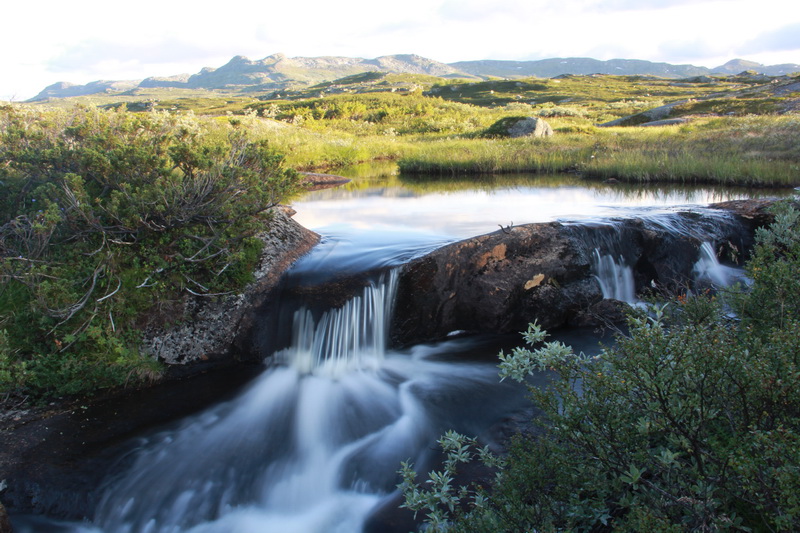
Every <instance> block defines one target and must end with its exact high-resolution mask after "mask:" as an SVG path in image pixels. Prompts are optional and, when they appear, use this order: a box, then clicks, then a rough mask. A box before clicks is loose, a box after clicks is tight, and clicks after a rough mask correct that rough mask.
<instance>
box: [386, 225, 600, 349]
mask: <svg viewBox="0 0 800 533" xmlns="http://www.w3.org/2000/svg"><path fill="white" fill-rule="evenodd" d="M590 270H591V266H590V256H589V255H588V253H587V250H586V248H585V246H582V245H581V244H580V243H579V242H578V240H577V239H575V238H574V237H573V236H572V235H571V234H570V232H568V231H566V230H565V228H564V227H563V226H562V225H561V224H558V223H551V224H531V225H526V226H517V227H513V228H511V229H510V230H501V231H497V232H494V233H490V234H488V235H482V236H480V237H475V238H473V239H468V240H465V241H461V242H457V243H454V244H451V245H449V246H446V247H444V248H441V249H439V250H436V251H434V252H432V253H431V254H428V255H427V256H425V257H423V258H421V259H418V260H415V261H412V262H411V263H409V264H408V265H407V266H406V267H405V269H404V270H403V272H402V273H401V276H400V284H399V287H398V296H397V303H396V305H395V320H394V325H393V328H392V331H393V338H394V340H395V341H396V342H398V343H400V344H407V343H411V342H416V341H419V340H422V339H434V338H441V337H444V336H445V335H447V334H448V333H449V332H451V331H455V330H466V331H494V332H510V331H521V330H523V329H525V327H526V326H527V324H528V323H529V322H532V321H534V320H538V321H539V323H540V324H541V325H542V326H543V327H545V328H549V327H554V326H557V325H560V324H563V323H564V321H565V320H566V317H567V316H570V315H572V314H574V313H576V312H577V310H578V309H579V308H581V307H587V306H588V305H590V304H591V303H594V302H595V301H597V300H599V299H600V298H601V293H600V289H599V286H598V285H597V283H596V282H594V281H593V280H592V279H591V278H590ZM567 295H568V296H567Z"/></svg>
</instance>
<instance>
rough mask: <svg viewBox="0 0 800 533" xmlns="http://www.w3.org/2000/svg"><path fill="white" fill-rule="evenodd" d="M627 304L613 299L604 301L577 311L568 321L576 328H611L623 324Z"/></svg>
mask: <svg viewBox="0 0 800 533" xmlns="http://www.w3.org/2000/svg"><path fill="white" fill-rule="evenodd" d="M627 308H628V304H626V303H625V302H620V301H619V300H614V299H610V298H609V299H604V300H600V301H599V302H597V303H595V304H592V305H591V306H589V307H588V308H586V309H582V310H581V311H579V312H578V313H577V314H576V315H575V316H574V317H572V318H571V319H570V320H569V325H570V326H571V327H576V328H595V327H611V326H615V325H617V324H622V323H623V322H625V311H626V310H627Z"/></svg>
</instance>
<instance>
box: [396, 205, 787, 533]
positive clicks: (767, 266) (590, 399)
mask: <svg viewBox="0 0 800 533" xmlns="http://www.w3.org/2000/svg"><path fill="white" fill-rule="evenodd" d="M799 219H800V217H798V212H797V211H796V210H794V209H793V208H789V207H782V208H781V209H780V210H779V211H778V212H777V215H776V222H775V223H774V224H773V225H772V226H771V227H770V228H769V229H768V230H762V231H759V233H758V243H757V247H756V250H755V252H754V255H753V257H752V259H751V260H750V262H749V266H748V271H749V273H750V275H751V276H752V280H753V285H752V287H751V288H750V289H748V290H744V289H739V290H733V291H731V292H730V293H728V294H723V295H716V296H714V295H707V294H706V295H696V296H691V295H689V296H683V297H680V298H677V299H675V300H673V301H670V302H668V303H666V304H662V305H660V306H657V307H654V308H653V309H652V310H651V311H650V312H649V313H645V312H643V311H639V312H635V313H633V314H632V315H631V317H630V319H629V327H630V330H629V333H628V334H626V335H624V336H620V337H619V338H618V342H617V343H616V345H615V346H613V347H611V348H607V349H605V350H604V351H603V352H602V353H601V354H600V355H599V356H596V357H586V356H583V355H580V354H575V353H573V352H572V350H571V349H569V348H568V347H566V346H564V345H562V344H559V343H545V344H544V345H541V343H542V340H543V339H544V336H545V334H544V332H542V331H541V330H540V329H539V328H538V327H536V326H535V325H533V326H532V327H531V328H530V329H529V331H528V332H526V334H525V338H526V342H527V343H528V345H529V346H528V347H522V348H517V349H515V350H514V351H513V352H512V353H511V354H508V355H505V354H501V365H500V368H501V375H502V376H503V377H511V378H513V379H518V380H523V379H524V378H525V377H526V376H527V375H528V374H529V373H531V372H539V371H544V370H550V371H552V372H553V375H554V379H553V380H552V382H551V383H552V385H551V387H550V388H547V389H531V394H532V396H533V399H534V401H535V403H536V404H537V406H538V407H539V408H541V409H542V411H543V412H544V413H545V415H544V417H543V418H542V419H540V420H535V421H532V422H533V424H534V425H535V426H538V428H539V429H538V431H537V432H533V435H538V436H536V437H533V436H528V437H522V436H520V437H517V438H516V439H515V440H514V443H513V445H512V447H511V450H510V453H509V454H508V457H507V458H506V466H505V467H503V468H501V469H500V470H499V473H498V477H497V481H496V482H495V484H494V486H493V487H492V488H491V489H489V490H488V491H477V492H476V494H478V495H479V496H480V497H478V498H473V500H474V501H473V503H472V504H471V505H470V504H469V503H468V502H466V501H465V500H464V498H463V496H466V495H467V494H468V491H466V490H462V492H461V494H460V495H458V496H462V498H460V499H459V501H458V502H456V503H452V502H450V499H451V496H447V497H444V498H443V497H441V495H443V494H444V493H445V492H444V491H442V489H441V486H440V485H438V484H437V483H436V481H433V482H432V488H431V491H432V494H433V495H435V496H437V497H434V498H433V499H432V500H429V501H428V502H427V504H426V505H427V506H422V507H420V506H419V504H418V502H419V501H420V498H419V496H418V495H416V499H415V493H414V491H413V488H414V487H415V486H416V484H415V483H414V480H413V478H412V477H411V476H409V474H408V472H409V471H410V467H408V466H406V467H404V471H403V475H404V479H405V483H404V485H403V488H404V491H405V494H406V502H407V503H406V505H407V506H410V507H412V508H418V509H424V510H430V509H434V508H438V509H439V510H440V511H442V510H443V512H444V514H443V515H436V516H434V519H433V520H432V522H434V525H435V527H436V528H437V529H438V530H452V531H493V532H495V531H648V530H651V531H676V532H677V531H796V530H798V529H800V432H799V430H800V388H798V387H797V384H798V383H800V319H799V318H798V317H800V312H799V311H800V284H798V282H797V280H798V279H800V224H798V220H799ZM451 438H454V437H453V436H451ZM462 502H464V503H463V504H462ZM414 505H416V507H413V506H414Z"/></svg>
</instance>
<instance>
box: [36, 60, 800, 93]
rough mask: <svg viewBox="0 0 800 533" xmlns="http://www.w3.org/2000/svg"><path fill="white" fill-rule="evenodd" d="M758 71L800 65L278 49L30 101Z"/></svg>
mask: <svg viewBox="0 0 800 533" xmlns="http://www.w3.org/2000/svg"><path fill="white" fill-rule="evenodd" d="M742 71H756V72H759V73H763V74H765V75H769V76H780V75H785V74H789V73H792V72H798V71H800V65H796V64H788V65H774V66H765V65H761V64H760V63H754V62H751V61H744V60H741V59H734V60H732V61H729V62H728V63H725V64H724V65H722V66H720V67H717V68H715V69H708V68H705V67H696V66H694V65H672V64H669V63H654V62H651V61H643V60H638V59H612V60H609V61H600V60H597V59H590V58H574V57H573V58H554V59H542V60H538V61H502V60H484V61H460V62H457V63H450V64H446V63H440V62H439V61H434V60H432V59H427V58H424V57H420V56H418V55H412V54H404V55H390V56H382V57H378V58H375V59H362V58H351V57H336V56H324V57H291V58H290V57H286V56H285V55H283V54H274V55H271V56H267V57H265V58H264V59H260V60H256V61H253V60H250V59H248V58H246V57H244V56H235V57H234V58H233V59H231V60H230V61H229V62H228V63H227V64H225V65H223V66H221V67H219V68H211V67H206V68H204V69H202V70H201V71H200V72H198V73H197V74H193V75H188V74H181V75H177V76H169V77H151V78H147V79H145V80H135V81H95V82H92V83H88V84H86V85H73V84H70V83H65V82H61V83H55V84H53V85H50V86H49V87H47V88H45V89H44V90H43V91H42V92H40V93H39V94H38V95H36V96H35V97H34V98H32V99H31V101H39V100H46V99H48V98H66V97H69V96H84V95H91V94H97V93H113V92H122V91H128V90H131V89H135V88H137V87H142V88H157V87H178V88H186V89H206V90H221V89H226V90H234V91H275V90H282V89H290V88H291V89H298V88H303V87H309V86H312V85H315V84H319V83H323V82H328V81H333V80H336V79H339V78H343V77H346V76H352V75H355V74H361V73H363V72H389V73H405V74H426V75H430V76H438V77H447V78H467V79H470V78H479V79H485V78H489V77H499V78H520V77H540V78H552V77H555V76H559V75H565V74H579V75H580V74H583V75H585V74H618V75H648V76H660V77H665V78H687V77H693V76H707V75H712V74H725V75H729V74H738V73H740V72H742Z"/></svg>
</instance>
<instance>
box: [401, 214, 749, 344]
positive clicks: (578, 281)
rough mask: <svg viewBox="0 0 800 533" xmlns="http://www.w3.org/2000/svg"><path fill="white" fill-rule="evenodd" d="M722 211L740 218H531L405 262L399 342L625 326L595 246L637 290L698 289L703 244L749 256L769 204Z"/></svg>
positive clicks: (666, 291)
mask: <svg viewBox="0 0 800 533" xmlns="http://www.w3.org/2000/svg"><path fill="white" fill-rule="evenodd" d="M716 207H718V208H719V209H727V210H729V211H734V214H733V216H731V215H726V214H722V213H717V212H714V211H713V210H712V211H711V212H709V213H697V212H688V211H687V212H679V213H674V214H671V215H669V216H667V215H665V216H664V217H663V218H661V219H658V218H653V219H641V220H640V219H627V220H620V221H614V222H613V223H609V224H597V225H562V224H559V223H544V224H527V225H521V226H514V227H513V228H511V229H508V230H506V229H503V230H501V231H496V232H494V233H490V234H487V235H481V236H478V237H474V238H471V239H467V240H464V241H460V242H456V243H453V244H450V245H448V246H445V247H443V248H440V249H438V250H436V251H434V252H431V253H430V254H428V255H426V256H423V257H421V258H418V259H416V260H414V261H412V262H410V263H408V264H407V265H406V266H405V267H404V268H403V271H402V272H401V274H400V282H399V287H398V295H397V301H396V305H395V310H394V320H393V324H392V341H393V342H394V343H396V344H397V345H401V346H405V345H411V344H415V343H420V342H428V341H432V340H437V339H442V338H445V337H446V336H447V335H448V334H449V333H451V332H454V331H461V332H466V333H480V332H487V333H512V332H518V331H523V330H524V329H525V328H526V327H527V325H528V324H529V323H531V322H533V321H536V322H538V323H539V324H540V325H541V326H542V327H543V328H545V329H555V328H558V327H562V326H567V325H569V326H595V325H604V324H612V323H619V322H620V321H622V320H623V319H624V313H623V311H622V309H623V307H621V306H622V304H620V303H609V302H606V303H603V294H602V290H601V286H600V284H599V282H598V280H597V278H596V277H595V276H596V275H597V272H595V271H594V266H593V262H594V261H595V259H594V258H595V253H596V252H595V250H598V252H597V253H598V254H603V255H607V256H611V257H613V258H614V260H615V261H616V260H619V261H620V262H622V263H624V264H625V266H626V268H629V269H630V273H631V276H630V278H631V280H630V283H632V284H633V287H632V290H633V291H635V292H636V293H637V294H640V293H642V292H654V293H657V294H661V295H668V294H671V293H672V294H674V293H677V292H681V291H685V290H686V289H687V288H690V287H691V286H692V285H693V268H694V265H695V264H696V262H697V261H698V259H699V249H700V245H701V244H702V243H703V242H705V241H710V242H713V243H715V244H716V245H717V247H718V248H721V249H724V250H728V251H736V252H737V253H738V256H739V259H743V258H744V257H745V256H746V253H747V251H748V250H749V248H750V247H751V246H752V237H753V231H754V226H753V223H752V222H753V221H752V220H751V219H749V218H748V214H749V213H751V212H756V213H758V212H760V211H761V210H760V209H757V207H761V208H762V209H763V206H760V205H759V206H753V205H750V207H749V208H748V207H747V206H743V205H739V204H732V205H725V206H716ZM751 216H754V215H751ZM760 221H763V220H760ZM727 255H730V254H726V256H727Z"/></svg>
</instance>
